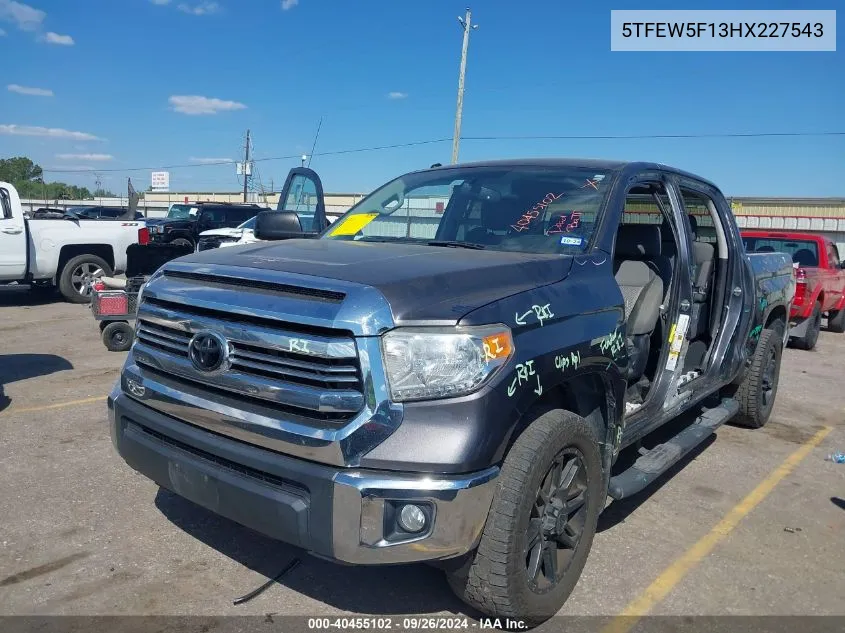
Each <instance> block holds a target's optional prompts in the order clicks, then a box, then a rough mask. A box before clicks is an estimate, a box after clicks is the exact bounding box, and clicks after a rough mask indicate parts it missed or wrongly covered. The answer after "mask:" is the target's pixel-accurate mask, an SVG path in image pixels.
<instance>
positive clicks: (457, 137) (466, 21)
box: [452, 7, 478, 164]
mask: <svg viewBox="0 0 845 633" xmlns="http://www.w3.org/2000/svg"><path fill="white" fill-rule="evenodd" d="M458 22H460V23H461V28H463V30H464V45H463V48H462V49H461V74H460V76H459V77H458V107H457V111H456V112H455V134H454V136H453V137H452V164H455V163H457V162H458V148H459V146H460V144H461V119H462V117H463V113H464V79H465V78H466V72H467V50H468V49H469V32H470V31H471V30H472V29H477V28H478V25H477V24H473V23H472V12H471V11H470V10H469V7H467V14H466V18H462V17H460V16H459V17H458Z"/></svg>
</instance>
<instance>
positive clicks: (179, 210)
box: [147, 203, 199, 227]
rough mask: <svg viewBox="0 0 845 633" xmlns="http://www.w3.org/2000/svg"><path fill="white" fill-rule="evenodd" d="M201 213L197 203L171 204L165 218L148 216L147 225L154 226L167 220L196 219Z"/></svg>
mask: <svg viewBox="0 0 845 633" xmlns="http://www.w3.org/2000/svg"><path fill="white" fill-rule="evenodd" d="M197 213H199V206H198V205H196V204H188V203H184V204H183V203H176V204H171V205H170V208H169V209H168V210H167V215H165V216H164V217H163V218H147V226H149V227H152V226H154V225H156V224H161V223H162V222H165V221H167V220H190V221H193V220H195V219H196V216H197Z"/></svg>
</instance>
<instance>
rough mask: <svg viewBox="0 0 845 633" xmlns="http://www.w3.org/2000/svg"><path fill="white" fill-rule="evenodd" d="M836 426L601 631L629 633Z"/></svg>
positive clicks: (774, 475)
mask: <svg viewBox="0 0 845 633" xmlns="http://www.w3.org/2000/svg"><path fill="white" fill-rule="evenodd" d="M832 430H833V429H832V428H831V427H829V426H826V427H824V428H823V429H821V430H820V431H819V432H818V433H816V434H815V435H814V436H813V437H811V438H810V439H809V440H807V441H806V442H805V443H804V444H803V445H802V446H801V447H800V448H799V449H798V450H797V451H795V452H794V453H792V455H790V456H789V457H787V458H786V460H785V461H784V462H783V463H781V465H780V466H778V467H777V468H776V469H775V470H774V471H772V472H771V473H770V474H769V475H768V476H767V477H766V478H765V479H764V480H763V481H761V482H760V483H759V484H758V485H757V487H756V488H755V489H754V490H752V491H751V492H750V493H749V494H748V496H746V497H745V499H743V500H742V501H740V502H739V503H738V504H737V505H735V506H734V507H733V509H732V510H731V511H730V512H728V514H726V515H725V517H724V518H723V519H722V520H721V521H719V522H718V523H717V524H716V525H715V526H714V527H713V529H712V530H710V532H708V533H707V534H705V535H704V536H703V537H701V539H700V540H699V541H698V542H697V543H696V544H695V545H693V546H692V547H691V548H689V549H688V550H687V551H686V552H684V553H683V554H682V555H681V556H680V557H679V558H677V559H676V560H675V561H674V562H673V563H672V564H671V565H669V567H667V568H666V569H664V570H663V572H662V573H661V574H660V575H659V576H658V577H657V578H656V579H655V580H654V582H652V583H651V584H650V585H649V586H648V587H647V588H646V590H645V591H643V592H642V593H641V594H640V595H639V596H637V597H636V598H635V599H634V600H633V601H631V602H630V603H629V604H628V606H627V607H625V609H624V610H623V611H622V612H621V613H620V614H619V615H618V616H616V617H615V618H614V619H613V621H611V622H610V623H609V624H608V625H607V626H606V627H604V629H602V633H628V631H630V630H631V629H632V628H633V627H634V626H636V624H637V622H638V621H639V619H640V618H641V617H643V616H644V615H646V614H647V613H648V612H649V611H651V610H652V609H653V608H654V606H655V605H656V604H657V603H658V602H660V601H661V600H663V599H664V598H665V597H666V596H667V595H669V592H670V591H672V589H674V588H675V587H676V586H677V585H678V583H680V582H681V580H683V579H684V577H685V576H686V575H687V574H688V573H689V572H690V571H691V570H692V569H693V568H694V567H695V566H696V565H698V563H700V562H701V561H702V560H703V559H704V557H705V556H707V555H708V554H710V552H712V551H713V549H714V548H715V547H716V545H718V544H719V543H720V542H721V541H722V540H724V539H725V537H727V536H728V535H729V534H730V533H731V532H732V531H733V530H734V528H736V526H737V525H739V523H740V521H742V519H743V518H745V516H746V515H747V514H748V513H750V512H751V511H752V510H753V509H754V508H756V507H757V506H758V505H759V504H760V502H761V501H763V499H765V498H766V497H767V496H768V495H769V493H770V492H772V490H774V488H775V486H777V485H778V484H779V483H780V482H781V480H783V478H784V477H786V476H787V475H789V474H790V473H791V472H792V471H793V470H795V467H796V466H798V464H800V463H801V461H802V460H803V459H804V458H805V457H807V455H809V454H810V451H812V450H813V449H814V448H815V447H816V446H818V445H819V444H820V443H821V442H822V440H824V438H825V437H827V435H828V433H830V432H831V431H832Z"/></svg>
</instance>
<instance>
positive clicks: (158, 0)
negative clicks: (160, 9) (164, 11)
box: [150, 0, 170, 6]
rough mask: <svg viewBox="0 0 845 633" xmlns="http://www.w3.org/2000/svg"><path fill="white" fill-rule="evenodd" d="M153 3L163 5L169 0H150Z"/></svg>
mask: <svg viewBox="0 0 845 633" xmlns="http://www.w3.org/2000/svg"><path fill="white" fill-rule="evenodd" d="M150 2H152V3H153V4H157V5H159V6H164V5H165V4H170V0H150Z"/></svg>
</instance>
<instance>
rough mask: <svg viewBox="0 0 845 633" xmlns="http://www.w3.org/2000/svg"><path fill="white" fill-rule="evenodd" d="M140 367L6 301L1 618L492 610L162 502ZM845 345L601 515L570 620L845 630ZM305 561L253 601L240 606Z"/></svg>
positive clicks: (830, 349) (790, 366)
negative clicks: (110, 421)
mask: <svg viewBox="0 0 845 633" xmlns="http://www.w3.org/2000/svg"><path fill="white" fill-rule="evenodd" d="M124 357H125V354H122V353H111V352H108V351H106V349H105V347H104V346H103V345H102V343H101V342H100V337H99V332H98V330H97V327H96V323H95V322H94V320H93V319H92V318H91V316H90V312H89V311H88V309H87V307H85V306H77V305H69V304H65V303H59V302H50V301H48V302H46V303H39V302H38V301H37V300H34V299H33V298H31V297H30V296H29V295H28V294H27V293H25V292H22V291H20V290H15V289H11V288H7V289H0V382H2V384H3V385H4V388H5V394H6V397H7V400H6V401H4V402H0V446H1V447H2V452H1V453H0V463H1V464H2V467H0V508H2V515H3V518H2V522H1V527H0V534H1V535H0V613H2V614H6V615H9V614H19V615H20V614H39V615H45V614H70V615H81V614H86V615H87V614H156V615H159V614H161V615H165V614H167V615H169V614H179V615H226V614H251V615H262V616H265V615H266V614H293V615H312V616H313V615H333V614H364V615H381V614H384V615H389V614H436V613H442V614H450V613H454V614H463V613H467V614H469V615H470V616H473V615H474V614H472V613H470V612H468V611H467V610H465V608H464V606H463V604H462V603H461V602H459V601H458V600H457V599H456V598H454V597H453V596H452V594H451V592H450V591H449V589H448V587H447V585H446V583H445V581H444V580H443V578H442V576H441V573H440V572H438V571H437V570H435V569H433V568H430V567H428V566H425V565H416V566H402V567H391V568H351V567H340V566H335V565H333V564H331V563H328V562H323V561H320V560H317V559H314V558H311V557H309V556H307V555H303V554H301V553H300V552H298V551H295V550H294V549H292V548H290V547H287V546H285V545H283V544H280V543H277V542H274V541H271V540H269V539H267V538H264V537H263V536H260V535H258V534H256V533H253V532H251V531H249V530H247V529H245V528H243V527H240V526H238V525H236V524H233V523H231V522H228V521H226V520H224V519H221V518H218V517H216V516H214V515H212V514H210V513H209V512H206V511H205V510H203V509H200V508H198V507H196V506H193V505H192V504H190V503H188V502H186V501H183V500H181V499H180V498H178V497H176V496H174V495H172V494H170V493H167V492H164V491H159V489H158V487H157V486H155V485H154V484H153V483H151V482H150V481H148V480H147V479H145V478H144V477H142V476H141V475H138V474H136V473H134V472H133V471H132V470H130V469H129V467H127V466H126V465H125V464H124V463H123V461H122V460H121V459H120V458H119V457H118V456H117V454H116V453H115V452H114V450H113V448H112V445H111V441H110V439H109V432H108V428H107V422H106V409H105V401H104V400H105V395H106V394H107V393H108V391H109V389H110V387H111V386H112V384H113V383H114V381H115V379H116V377H117V372H118V369H119V367H120V365H121V363H122V362H123V359H124ZM844 357H845V335H836V334H830V333H827V332H823V333H822V336H821V339H820V341H819V344H818V347H817V349H816V350H815V351H813V352H802V351H798V350H787V351H786V352H785V355H784V362H783V368H782V373H781V382H780V392H779V395H778V401H777V404H776V409H775V412H774V415H773V418H772V420H771V421H770V422H769V424H768V425H767V426H766V427H765V428H763V429H761V430H757V431H752V430H747V429H741V428H736V427H733V426H725V427H722V428H721V429H720V430H719V432H718V434H717V435H716V436H714V437H713V438H712V441H710V442H708V443H705V446H704V448H702V449H701V450H699V451H696V452H695V453H694V454H693V455H692V456H691V457H690V458H689V459H687V460H685V461H684V462H683V463H682V464H680V465H679V467H677V468H675V469H674V470H673V471H672V472H671V473H670V476H668V477H664V478H662V479H661V480H660V482H659V485H658V486H655V487H652V488H651V489H649V490H647V491H646V492H645V493H643V494H641V495H639V496H637V497H635V498H632V499H630V500H626V501H624V502H618V503H615V504H612V505H611V506H609V507H608V509H607V510H606V511H605V514H604V515H603V516H602V519H601V522H600V528H599V530H600V531H599V534H598V535H597V536H596V539H595V542H594V545H593V550H592V553H591V555H590V558H589V560H588V562H587V567H586V569H585V571H584V574H583V576H582V578H581V581H580V583H579V584H578V586H577V588H576V590H575V592H574V594H573V595H572V597H571V598H570V600H569V602H568V603H567V604H566V606H565V608H564V613H566V614H578V615H603V616H615V615H618V614H623V613H625V614H633V615H642V614H645V613H651V614H666V615H690V616H691V615H758V614H768V615H802V614H815V615H834V614H835V615H845V599H843V589H844V588H845V465H842V464H834V463H832V462H829V461H825V460H824V458H825V456H826V455H827V454H829V453H831V452H834V451H836V450H841V451H845V425H843V418H845V388H843V386H844V385H845V382H843V363H842V359H843V358H844ZM294 557H301V564H300V565H299V566H298V567H297V568H296V569H294V570H293V571H292V572H291V573H289V574H287V575H286V576H285V577H283V578H282V579H281V581H280V582H278V583H276V584H273V585H272V586H271V587H270V588H269V589H268V590H267V591H265V592H264V593H262V594H261V595H259V596H258V597H256V598H255V599H253V600H251V601H249V602H246V603H245V604H241V605H238V606H236V605H234V604H233V600H235V599H236V598H238V597H239V596H242V595H243V594H245V593H247V592H249V591H250V590H252V589H255V588H256V587H258V586H260V585H261V584H263V583H265V582H266V581H267V580H268V579H269V578H272V577H274V576H276V575H277V574H278V573H279V571H281V570H282V569H283V568H284V567H285V566H286V564H287V563H288V562H289V561H290V560H291V559H292V558H294Z"/></svg>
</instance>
